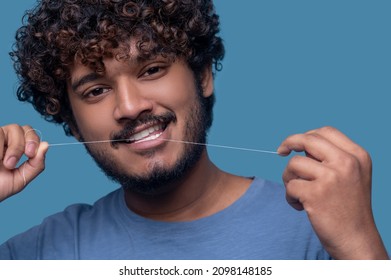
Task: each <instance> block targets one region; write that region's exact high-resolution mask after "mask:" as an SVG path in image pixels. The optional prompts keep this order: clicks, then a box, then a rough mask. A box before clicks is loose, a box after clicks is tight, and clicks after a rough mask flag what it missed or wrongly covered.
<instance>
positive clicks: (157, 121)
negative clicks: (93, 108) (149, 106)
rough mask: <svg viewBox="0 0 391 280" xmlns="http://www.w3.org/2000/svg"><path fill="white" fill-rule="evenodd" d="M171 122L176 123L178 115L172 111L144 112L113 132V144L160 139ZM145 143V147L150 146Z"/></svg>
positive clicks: (115, 145)
mask: <svg viewBox="0 0 391 280" xmlns="http://www.w3.org/2000/svg"><path fill="white" fill-rule="evenodd" d="M170 123H176V116H175V114H174V113H172V112H166V113H163V114H161V115H152V114H143V115H141V116H140V117H139V118H138V119H136V120H134V121H130V120H129V121H127V122H126V123H124V124H123V125H124V126H123V129H122V130H121V131H119V132H117V133H114V134H112V135H111V137H110V138H111V140H112V142H111V145H112V147H113V148H118V144H127V145H129V144H137V143H141V142H147V141H153V140H158V138H159V137H160V136H161V135H162V134H163V133H164V131H165V130H166V129H167V127H168V125H169V124H170ZM153 142H154V141H153ZM151 143H152V142H151ZM143 144H144V145H143V147H144V146H145V147H147V146H149V145H147V144H148V143H143ZM140 145H141V144H140ZM140 145H138V146H140Z"/></svg>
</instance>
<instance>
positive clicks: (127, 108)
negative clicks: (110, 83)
mask: <svg viewBox="0 0 391 280" xmlns="http://www.w3.org/2000/svg"><path fill="white" fill-rule="evenodd" d="M115 102H116V104H115V108H114V118H115V119H116V120H117V121H121V120H122V119H137V117H138V116H139V115H140V114H142V113H144V112H150V111H152V109H153V103H152V101H151V100H150V99H148V98H146V96H145V92H144V91H143V89H142V86H140V85H137V84H136V82H134V81H133V82H132V81H129V80H128V79H122V80H121V81H120V82H119V83H118V84H117V88H116V100H115Z"/></svg>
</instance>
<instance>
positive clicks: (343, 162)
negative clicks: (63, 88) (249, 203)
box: [0, 58, 387, 259]
mask: <svg viewBox="0 0 391 280" xmlns="http://www.w3.org/2000/svg"><path fill="white" fill-rule="evenodd" d="M133 62H134V63H125V62H120V61H117V60H114V59H107V60H105V66H106V72H105V75H104V76H102V77H99V78H97V79H92V80H91V79H90V80H89V81H88V82H86V83H83V84H82V85H81V86H78V87H75V86H72V85H75V84H77V81H80V79H81V78H82V77H85V76H86V75H88V74H90V73H91V72H92V71H91V70H90V69H88V68H86V67H84V66H83V65H80V64H77V63H76V64H75V65H74V67H73V68H72V69H70V70H71V71H70V73H71V79H70V81H69V83H68V94H69V99H70V102H71V106H72V110H73V113H74V117H75V120H76V123H75V124H74V125H73V126H71V127H72V128H73V133H74V135H75V136H76V138H80V136H81V135H82V136H83V138H84V140H86V141H89V140H96V139H109V138H110V133H112V132H116V131H118V130H120V129H121V127H122V125H123V122H124V120H125V119H127V120H129V119H131V120H132V119H133V120H134V119H136V118H137V117H138V116H140V114H143V112H153V113H156V114H159V113H163V112H165V111H172V112H174V113H175V114H176V116H177V122H176V123H171V124H170V125H169V126H168V127H167V129H166V131H165V132H164V135H165V137H168V138H172V139H182V137H183V136H184V131H185V120H186V116H187V115H188V114H189V113H191V110H192V106H191V104H194V99H195V94H196V90H195V84H194V79H193V75H192V72H191V71H190V69H189V68H188V66H187V65H186V64H185V63H184V62H183V61H181V60H178V59H177V60H176V61H175V62H173V63H170V62H167V61H165V60H164V59H162V58H157V60H152V61H145V62H141V63H139V62H135V61H133ZM153 67H155V68H153ZM156 67H157V68H159V70H158V71H156ZM151 69H152V70H151ZM202 87H203V94H204V97H207V96H209V95H210V94H213V77H212V73H211V70H210V68H207V70H205V73H204V75H203V78H202ZM83 96H84V97H83ZM86 96H87V97H86ZM96 124H99V125H96ZM76 128H77V129H76ZM95 149H97V150H99V151H101V152H104V153H105V155H107V156H109V157H111V158H113V159H115V161H116V162H117V163H118V168H120V169H122V170H124V171H126V172H129V173H134V174H139V173H148V172H150V170H151V167H152V166H154V165H160V166H164V167H169V166H172V165H173V164H174V163H175V161H176V160H177V155H178V154H180V153H182V152H183V150H184V144H178V143H170V142H164V141H159V140H156V141H151V142H148V143H141V144H140V143H139V144H136V145H126V144H120V145H119V146H118V147H117V148H116V149H114V148H113V147H111V146H110V144H107V143H106V144H99V145H97V146H95ZM47 150H48V144H47V143H45V142H40V139H39V137H38V136H37V135H36V133H35V132H34V131H32V130H31V128H30V127H28V126H23V127H21V126H18V125H8V126H4V127H2V128H1V129H0V156H1V158H0V162H1V164H0V178H1V180H0V199H1V200H3V199H6V198H7V197H9V196H11V195H13V194H15V193H17V192H19V191H21V190H22V189H23V188H24V187H25V186H26V184H28V183H29V182H31V181H32V180H33V179H34V178H35V177H36V176H37V175H38V174H39V173H41V172H42V171H43V169H44V156H45V153H46V152H47ZM148 151H153V152H151V153H149V152H148ZM292 151H297V152H305V153H306V155H305V156H294V157H293V158H292V159H291V160H290V161H289V163H288V165H287V167H286V169H285V171H284V174H283V180H284V183H285V186H286V196H287V201H288V202H289V203H290V204H291V205H292V206H293V207H294V208H295V209H297V210H305V211H306V212H307V213H308V217H309V219H310V221H311V223H312V225H313V227H314V230H315V232H316V233H317V235H318V236H319V238H320V240H321V242H322V243H323V245H324V246H325V248H326V250H327V251H328V252H329V253H330V254H331V256H332V257H333V258H335V259H387V253H386V251H385V248H384V246H383V244H382V241H381V238H380V236H379V233H378V231H377V229H376V226H375V223H374V219H373V215H372V209H371V166H372V165H371V159H370V157H369V155H368V153H367V152H366V151H365V150H363V149H362V148H361V147H359V146H358V145H357V144H355V143H353V142H352V141H351V140H350V139H348V138H347V137H346V136H345V135H343V134H342V133H341V132H339V131H337V130H336V129H334V128H330V127H325V128H321V129H317V130H313V131H309V132H307V133H304V134H297V135H293V136H290V137H288V138H287V139H285V140H284V141H283V142H282V144H281V145H280V147H279V149H278V152H279V154H280V155H282V156H286V155H288V154H289V153H291V152H292ZM23 154H25V155H26V156H27V157H28V160H27V161H26V162H25V163H23V165H22V166H21V167H19V168H15V166H16V161H18V160H19V159H20V157H21V156H22V155H23ZM13 158H14V159H13ZM23 168H24V170H23ZM22 174H24V177H25V179H24V178H23V176H22ZM250 183H251V181H250V180H249V179H246V178H242V177H238V176H234V175H231V174H228V173H225V172H223V171H221V170H220V169H218V168H217V167H216V166H215V165H214V164H213V163H212V162H211V161H210V159H209V157H208V155H207V152H206V150H205V149H204V151H203V153H202V155H201V158H200V160H199V161H198V162H197V164H196V165H195V166H194V167H193V168H192V170H191V172H189V173H187V174H186V175H185V176H184V177H183V178H182V179H181V180H179V181H176V182H175V183H173V184H172V185H171V186H168V188H167V191H166V192H164V193H161V194H159V195H154V196H151V195H144V194H140V193H137V192H133V191H130V190H128V191H126V197H125V199H126V202H127V205H128V207H129V208H130V209H132V210H133V211H135V212H136V213H139V214H140V215H142V216H145V217H148V218H152V219H155V220H161V221H190V220H195V219H199V218H202V217H205V216H209V215H212V214H214V213H216V212H218V211H221V210H222V209H224V208H226V207H228V206H229V205H231V204H232V203H233V202H235V201H236V200H237V199H238V198H239V197H240V196H241V195H243V193H244V192H245V191H246V190H247V188H248V187H249V185H250Z"/></svg>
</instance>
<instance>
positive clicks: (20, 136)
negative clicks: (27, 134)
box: [2, 124, 25, 169]
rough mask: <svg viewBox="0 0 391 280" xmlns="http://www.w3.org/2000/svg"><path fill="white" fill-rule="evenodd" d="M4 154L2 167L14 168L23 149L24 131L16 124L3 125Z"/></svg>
mask: <svg viewBox="0 0 391 280" xmlns="http://www.w3.org/2000/svg"><path fill="white" fill-rule="evenodd" d="M2 130H3V131H4V145H3V146H4V147H5V149H6V150H5V155H4V158H3V164H4V167H5V168H7V169H14V168H15V167H16V164H17V163H18V161H19V160H20V158H21V157H22V155H23V153H24V150H25V139H24V131H23V129H22V128H21V127H20V126H18V125H14V124H13V125H8V126H5V127H3V129H2Z"/></svg>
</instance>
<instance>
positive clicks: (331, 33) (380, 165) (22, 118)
mask: <svg viewBox="0 0 391 280" xmlns="http://www.w3.org/2000/svg"><path fill="white" fill-rule="evenodd" d="M33 3H34V1H32V0H18V1H7V2H4V3H3V4H2V9H1V11H0V12H1V17H0V21H1V22H0V28H1V38H2V39H1V45H0V65H1V75H0V82H1V85H2V88H1V99H0V100H1V101H0V125H5V124H9V123H19V124H30V125H32V126H33V127H35V128H37V129H39V130H41V131H42V134H43V139H44V140H45V141H48V142H49V143H61V142H69V141H73V139H71V138H68V137H66V136H65V135H64V133H63V132H62V128H61V127H58V126H55V125H53V124H50V123H46V122H45V121H44V120H43V119H41V118H40V116H39V115H38V114H37V113H36V112H35V111H34V110H33V109H32V107H31V106H30V105H28V104H22V103H20V102H18V101H17V99H16V97H15V92H16V87H17V81H16V77H15V74H14V71H13V68H12V64H11V60H10V58H9V56H8V52H9V51H10V49H11V45H12V43H13V38H14V33H15V31H16V29H17V28H18V27H19V26H20V24H21V17H22V15H23V13H24V10H26V9H28V8H31V7H32V6H33ZM238 3H240V4H238ZM215 5H216V8H217V11H218V13H219V14H220V17H221V22H222V32H221V35H222V36H223V38H224V40H225V44H226V49H227V54H226V58H225V60H224V61H223V67H224V68H223V71H221V72H219V73H218V74H217V77H216V83H215V88H216V95H217V104H216V107H215V121H214V125H213V127H212V130H211V133H210V137H209V142H210V143H213V144H222V145H232V146H240V147H247V148H255V149H270V150H275V149H276V148H277V147H278V145H279V143H280V142H281V141H282V140H283V139H284V138H285V137H286V136H288V135H290V134H294V133H300V132H305V131H307V130H309V129H313V128H317V127H321V126H324V125H331V126H335V127H337V128H338V129H340V130H342V131H343V132H344V133H346V134H347V135H348V136H349V137H351V138H352V139H354V141H355V142H357V143H359V144H360V145H362V146H363V147H364V148H365V149H367V150H368V151H369V152H370V154H371V155H372V159H373V166H374V172H373V208H374V214H375V219H376V222H377V225H378V228H379V230H380V233H381V235H382V237H383V239H384V242H385V244H386V246H387V249H388V250H389V252H391V221H390V218H389V214H390V213H391V203H390V202H389V200H390V197H391V187H390V184H389V182H388V178H389V174H390V164H389V158H390V156H391V151H390V150H389V149H388V146H389V145H390V136H391V133H390V131H391V128H390V120H391V118H390V117H391V110H390V109H389V104H390V102H389V101H390V98H389V96H388V95H389V94H390V89H391V85H390V81H391V79H390V74H391V73H390V72H391V68H390V67H391V56H390V51H391V39H390V27H391V17H390V11H391V1H386V0H384V1H376V0H375V1H360V0H351V1H347V0H342V1H341V0H338V1H337V0H328V1H313V0H308V1H290V0H285V1H259V0H246V1H227V0H216V1H215ZM209 152H210V155H211V157H212V159H213V160H214V161H215V163H216V164H217V165H218V166H220V167H221V168H222V169H225V170H227V171H230V172H233V173H237V174H242V175H256V176H262V177H265V178H268V179H271V180H274V181H278V182H281V174H282V172H283V169H284V167H285V165H286V163H287V159H286V158H280V157H278V156H276V155H268V154H258V153H251V152H241V151H234V150H225V149H218V148H210V149H209ZM115 188H116V186H115V185H114V184H113V183H112V182H110V181H108V180H107V179H106V177H105V176H104V175H103V174H102V173H100V171H99V170H98V168H97V167H96V166H95V164H94V163H93V162H92V160H91V159H90V158H89V156H88V155H87V154H86V152H85V150H84V147H83V146H81V145H75V146H66V147H52V148H51V149H50V150H49V152H48V155H47V167H46V170H45V172H44V173H43V174H42V175H41V176H40V177H39V178H37V179H36V180H35V181H34V182H32V183H31V184H30V185H29V187H28V188H27V189H26V190H25V191H23V192H22V193H20V194H18V195H16V196H14V197H12V198H10V199H8V200H6V201H4V202H2V203H0V222H1V225H0V242H3V241H5V240H6V239H8V238H9V237H11V236H13V235H15V234H16V233H19V232H21V231H24V230H26V229H28V228H29V227H31V226H33V225H35V224H38V223H40V221H41V220H42V219H43V218H44V217H46V216H48V215H49V214H51V213H54V212H57V211H61V210H62V209H63V208H64V207H66V206H67V205H69V204H71V203H78V202H86V203H92V202H94V201H95V200H96V199H98V198H99V197H101V196H102V195H104V194H106V193H108V192H110V191H112V190H114V189H115Z"/></svg>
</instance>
